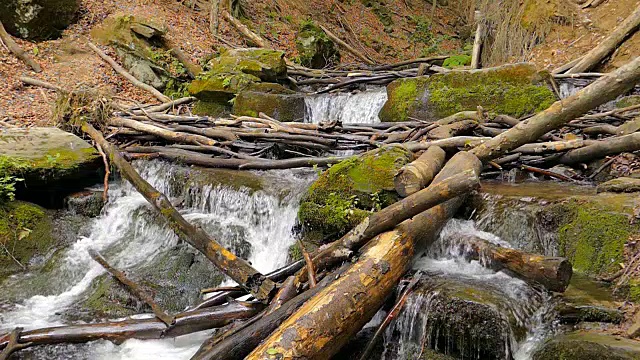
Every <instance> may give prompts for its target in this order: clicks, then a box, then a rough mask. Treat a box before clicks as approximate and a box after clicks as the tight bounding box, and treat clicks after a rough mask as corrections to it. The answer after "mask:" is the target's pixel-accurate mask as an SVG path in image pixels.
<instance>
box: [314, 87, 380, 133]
mask: <svg viewBox="0 0 640 360" xmlns="http://www.w3.org/2000/svg"><path fill="white" fill-rule="evenodd" d="M386 101H387V90H386V88H385V87H378V88H372V89H368V90H366V91H362V92H357V93H335V94H321V95H310V96H306V97H305V115H304V121H305V122H307V123H314V124H317V123H319V122H321V121H334V120H337V121H341V122H342V123H343V124H373V123H378V122H380V119H379V118H378V113H379V112H380V109H382V106H383V105H384V103H385V102H386Z"/></svg>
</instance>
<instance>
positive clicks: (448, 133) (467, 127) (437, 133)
mask: <svg viewBox="0 0 640 360" xmlns="http://www.w3.org/2000/svg"><path fill="white" fill-rule="evenodd" d="M477 126H478V122H477V121H474V120H461V121H458V122H454V123H451V124H447V125H441V126H438V127H436V128H435V129H433V130H431V131H429V132H428V133H427V137H428V138H429V139H436V140H441V139H449V138H451V137H454V136H458V135H462V134H465V133H466V134H468V133H470V132H471V130H473V129H475V128H476V127H477Z"/></svg>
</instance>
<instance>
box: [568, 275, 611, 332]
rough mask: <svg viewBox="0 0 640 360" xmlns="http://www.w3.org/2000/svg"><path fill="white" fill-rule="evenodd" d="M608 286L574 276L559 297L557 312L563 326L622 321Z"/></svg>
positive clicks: (587, 278)
mask: <svg viewBox="0 0 640 360" xmlns="http://www.w3.org/2000/svg"><path fill="white" fill-rule="evenodd" d="M621 306H622V303H620V302H618V301H616V300H615V299H614V298H613V296H612V294H611V289H610V284H608V283H602V282H598V281H595V280H593V279H591V278H589V277H588V276H586V275H584V274H580V273H577V274H574V275H573V276H572V277H571V282H570V283H569V286H568V287H567V290H566V291H565V292H564V293H563V294H562V295H561V296H560V302H559V303H558V304H557V312H558V315H559V318H560V321H561V322H562V323H565V324H576V323H579V322H604V323H614V324H618V323H620V322H621V321H622V320H623V314H622V312H621V311H620V310H618V308H619V307H621Z"/></svg>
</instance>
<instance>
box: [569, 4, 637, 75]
mask: <svg viewBox="0 0 640 360" xmlns="http://www.w3.org/2000/svg"><path fill="white" fill-rule="evenodd" d="M638 27H640V6H638V7H637V8H636V9H635V10H634V11H633V12H632V13H631V14H630V15H629V16H628V17H627V18H626V19H625V20H624V21H623V22H622V23H620V25H618V26H616V28H615V29H614V30H613V32H611V34H609V36H607V37H606V38H605V39H604V40H603V41H602V42H601V43H600V44H599V45H598V46H596V47H595V48H594V49H593V50H591V51H589V52H588V53H587V54H585V55H584V56H583V57H582V59H581V60H580V61H579V62H578V63H577V64H575V65H574V66H573V67H572V68H571V69H570V70H569V71H567V73H568V74H577V73H583V72H586V71H588V70H591V69H592V68H593V67H594V66H596V65H598V64H599V63H600V62H601V61H602V60H603V59H604V58H605V57H606V56H607V55H609V54H610V53H612V52H613V51H614V50H615V49H616V48H617V47H618V46H619V45H620V44H621V43H622V42H623V41H624V40H625V39H626V38H627V37H629V35H631V34H632V33H633V32H635V31H636V30H637V29H638Z"/></svg>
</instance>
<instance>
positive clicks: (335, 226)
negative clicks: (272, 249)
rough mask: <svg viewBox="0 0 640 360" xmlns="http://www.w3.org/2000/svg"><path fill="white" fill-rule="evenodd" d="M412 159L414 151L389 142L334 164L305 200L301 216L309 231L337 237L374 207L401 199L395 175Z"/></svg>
mask: <svg viewBox="0 0 640 360" xmlns="http://www.w3.org/2000/svg"><path fill="white" fill-rule="evenodd" d="M412 160H413V154H412V153H411V152H409V151H407V150H405V149H404V148H402V147H400V146H385V147H382V148H380V149H376V150H373V151H369V152H366V153H364V154H362V155H360V156H354V157H352V158H350V159H347V160H344V161H342V162H340V163H338V164H336V165H333V166H332V167H331V168H329V169H328V170H326V171H325V172H323V173H322V175H320V177H319V178H318V180H316V181H315V182H314V183H313V184H312V185H311V187H310V188H309V190H308V191H307V193H306V195H305V196H304V198H303V200H302V203H301V205H300V210H299V211H298V219H299V221H300V222H301V223H302V224H303V226H304V230H305V233H306V234H307V235H308V236H310V239H312V240H314V241H320V242H323V241H327V240H331V239H334V238H337V237H338V236H341V235H343V234H345V233H346V232H347V231H349V230H350V229H351V228H352V227H354V226H355V225H357V224H358V223H359V222H360V221H362V220H363V219H364V218H365V217H367V216H368V215H369V214H370V212H371V210H376V209H379V208H381V207H386V206H388V205H390V204H392V203H394V202H395V201H397V200H398V195H397V193H396V192H395V190H394V185H393V177H394V176H395V174H396V173H397V172H398V170H399V169H400V168H401V167H402V166H403V165H405V164H407V163H409V162H411V161H412ZM334 240H335V239H334Z"/></svg>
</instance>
